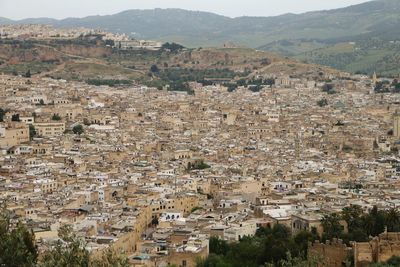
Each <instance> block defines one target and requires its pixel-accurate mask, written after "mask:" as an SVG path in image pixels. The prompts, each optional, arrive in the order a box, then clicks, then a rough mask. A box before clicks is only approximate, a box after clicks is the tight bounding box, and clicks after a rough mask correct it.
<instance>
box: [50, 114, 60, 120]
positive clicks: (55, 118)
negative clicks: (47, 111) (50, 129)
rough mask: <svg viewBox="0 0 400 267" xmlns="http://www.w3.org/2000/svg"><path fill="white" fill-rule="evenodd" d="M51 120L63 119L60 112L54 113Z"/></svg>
mask: <svg viewBox="0 0 400 267" xmlns="http://www.w3.org/2000/svg"><path fill="white" fill-rule="evenodd" d="M51 120H53V121H60V120H61V116H60V115H58V114H53V116H52V117H51Z"/></svg>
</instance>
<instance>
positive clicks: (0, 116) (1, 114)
mask: <svg viewBox="0 0 400 267" xmlns="http://www.w3.org/2000/svg"><path fill="white" fill-rule="evenodd" d="M4 115H6V111H5V110H4V109H2V108H0V122H3V121H4Z"/></svg>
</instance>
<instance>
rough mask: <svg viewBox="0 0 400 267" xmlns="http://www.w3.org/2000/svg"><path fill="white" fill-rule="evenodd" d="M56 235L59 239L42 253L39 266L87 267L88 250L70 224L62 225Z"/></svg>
mask: <svg viewBox="0 0 400 267" xmlns="http://www.w3.org/2000/svg"><path fill="white" fill-rule="evenodd" d="M58 236H59V238H60V240H58V241H57V242H56V244H55V245H54V246H53V247H52V248H51V249H50V250H48V251H46V252H45V253H44V254H43V259H42V261H41V262H40V263H39V267H89V252H88V251H87V250H86V249H85V243H84V242H83V241H82V240H81V239H80V238H78V237H77V236H76V235H75V234H74V233H73V231H72V228H71V226H62V227H61V228H60V230H59V231H58Z"/></svg>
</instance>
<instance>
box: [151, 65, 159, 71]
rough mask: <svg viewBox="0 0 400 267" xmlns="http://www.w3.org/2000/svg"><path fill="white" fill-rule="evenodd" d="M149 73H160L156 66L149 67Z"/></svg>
mask: <svg viewBox="0 0 400 267" xmlns="http://www.w3.org/2000/svg"><path fill="white" fill-rule="evenodd" d="M150 71H151V72H152V73H158V72H160V69H159V68H158V67H157V65H155V64H154V65H152V66H151V67H150Z"/></svg>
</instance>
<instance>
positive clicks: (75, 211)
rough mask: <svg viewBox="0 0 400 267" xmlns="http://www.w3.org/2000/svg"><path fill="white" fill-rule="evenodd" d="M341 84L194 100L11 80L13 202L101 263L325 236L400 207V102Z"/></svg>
mask: <svg viewBox="0 0 400 267" xmlns="http://www.w3.org/2000/svg"><path fill="white" fill-rule="evenodd" d="M329 79H330V81H329V82H330V83H331V84H332V86H333V87H334V88H335V93H327V92H324V91H323V90H322V89H321V88H323V87H324V85H325V83H324V82H320V81H314V80H313V79H312V78H311V77H306V76H305V77H304V78H302V79H294V78H290V77H283V76H279V74H276V81H275V85H273V86H269V87H268V88H265V89H263V90H261V91H260V92H251V91H250V90H248V89H246V88H240V87H239V88H238V89H237V90H235V91H234V92H228V91H227V88H225V87H223V86H220V85H213V86H206V87H202V86H198V85H192V86H193V88H194V91H195V94H194V95H188V94H186V93H182V92H169V91H160V90H156V89H152V88H147V87H143V86H132V87H129V88H127V87H124V88H109V87H105V86H100V87H96V86H91V85H87V84H84V83H78V82H66V81H63V80H52V79H49V78H23V77H15V76H7V75H0V108H1V109H2V111H3V112H2V113H4V115H2V118H0V119H1V120H2V122H0V202H6V203H7V207H8V209H9V210H11V211H12V213H13V214H14V218H15V219H20V220H23V221H24V222H26V224H27V225H28V226H29V227H30V228H31V229H33V230H34V232H35V236H36V239H37V242H38V244H39V246H40V247H41V246H45V245H46V244H51V243H52V242H54V241H55V240H57V238H58V236H57V230H58V229H59V228H60V226H61V225H63V224H70V225H72V226H73V229H74V231H75V232H76V233H77V234H78V235H79V236H81V237H82V238H84V239H85V240H86V241H87V244H88V245H87V247H88V249H89V250H90V251H91V252H92V253H93V254H95V253H100V252H101V251H102V250H103V249H105V248H107V247H112V248H114V249H117V250H119V251H121V252H124V253H125V254H126V255H128V256H129V258H130V261H131V263H132V264H134V265H135V264H136V265H137V266H166V265H167V264H175V265H177V266H194V265H195V261H196V259H197V258H199V257H200V258H201V257H206V256H207V255H208V253H209V244H208V240H209V238H210V236H218V237H220V238H222V239H225V240H228V241H237V240H240V239H241V238H242V237H244V236H252V235H254V234H255V233H256V230H257V229H258V228H259V227H261V226H263V227H272V226H273V225H274V224H277V223H279V224H284V225H287V226H288V227H289V228H290V229H292V231H293V233H296V232H298V231H300V230H310V231H311V229H312V228H314V229H316V230H317V231H318V233H322V230H323V229H322V226H321V218H322V216H323V215H324V214H329V213H333V212H338V211H341V210H342V209H343V208H344V207H346V206H349V205H352V204H357V205H359V206H361V207H362V208H363V209H364V210H365V211H367V210H369V209H371V208H372V207H373V206H374V205H377V206H378V207H379V208H382V209H387V208H390V207H398V206H399V205H400V191H399V190H398V186H399V178H400V157H399V152H398V151H399V150H398V148H399V145H400V143H399V138H400V134H399V130H398V129H399V124H400V119H399V116H400V115H399V114H398V113H397V111H396V107H398V104H399V102H400V95H399V94H375V93H373V92H371V87H372V86H373V85H372V83H373V81H371V79H370V78H369V77H365V76H352V77H346V79H342V78H338V77H329ZM323 98H325V99H326V105H324V106H321V105H318V104H317V102H318V101H319V100H321V99H323ZM80 126H82V128H83V132H82V131H77V130H76V129H77V128H79V127H80ZM371 242H373V241H371ZM315 246H316V249H318V245H315ZM321 246H322V245H321ZM338 246H339V245H338Z"/></svg>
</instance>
